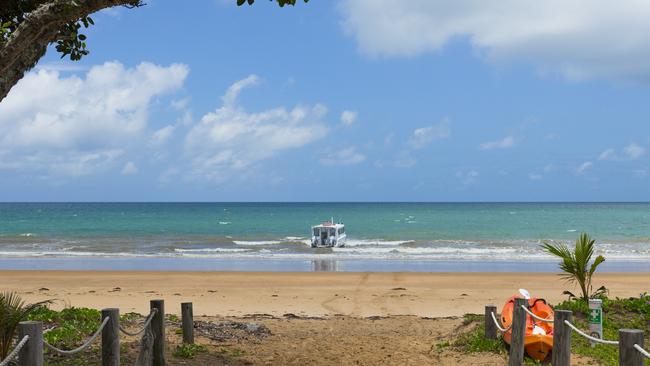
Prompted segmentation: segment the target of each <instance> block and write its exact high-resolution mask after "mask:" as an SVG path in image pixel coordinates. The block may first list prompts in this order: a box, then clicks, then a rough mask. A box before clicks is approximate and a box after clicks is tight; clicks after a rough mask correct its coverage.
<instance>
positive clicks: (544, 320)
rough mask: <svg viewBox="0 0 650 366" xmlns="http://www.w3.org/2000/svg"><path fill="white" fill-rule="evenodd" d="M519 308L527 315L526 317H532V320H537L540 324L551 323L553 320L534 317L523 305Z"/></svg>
mask: <svg viewBox="0 0 650 366" xmlns="http://www.w3.org/2000/svg"><path fill="white" fill-rule="evenodd" d="M521 308H522V309H524V311H525V312H526V313H528V315H530V316H532V317H533V319H537V320H539V321H541V322H544V323H553V319H545V318H542V317H539V316H537V315H535V313H533V312H532V311H530V310H528V308H527V307H526V306H524V305H521Z"/></svg>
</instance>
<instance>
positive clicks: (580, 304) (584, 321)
mask: <svg viewBox="0 0 650 366" xmlns="http://www.w3.org/2000/svg"><path fill="white" fill-rule="evenodd" d="M602 300H603V338H604V339H609V340H617V339H618V330H619V329H622V328H628V329H640V330H643V331H644V332H646V333H647V332H649V331H650V296H648V294H646V293H643V294H640V295H639V296H638V297H630V298H625V299H621V298H615V299H609V298H607V297H602ZM554 308H555V309H562V310H571V311H572V312H573V323H574V324H575V325H576V326H577V327H578V328H580V329H588V328H589V323H588V316H587V314H588V313H589V304H588V303H587V302H586V301H584V300H583V299H573V300H567V301H564V302H562V303H559V304H557V305H555V307H554ZM644 348H645V349H650V341H649V340H646V341H645V347H644ZM571 352H572V353H575V354H578V355H582V356H587V357H590V358H593V359H595V360H596V361H597V362H598V363H600V364H603V365H616V364H618V347H616V346H611V345H602V344H599V345H596V346H595V347H591V344H590V342H589V341H588V340H587V339H585V338H583V337H580V336H579V335H576V334H575V333H574V335H573V336H572V337H571ZM645 364H646V365H650V360H646V363H645Z"/></svg>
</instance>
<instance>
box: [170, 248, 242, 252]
mask: <svg viewBox="0 0 650 366" xmlns="http://www.w3.org/2000/svg"><path fill="white" fill-rule="evenodd" d="M251 250H253V249H245V248H194V249H183V248H175V249H174V251H175V252H176V253H243V252H250V251H251Z"/></svg>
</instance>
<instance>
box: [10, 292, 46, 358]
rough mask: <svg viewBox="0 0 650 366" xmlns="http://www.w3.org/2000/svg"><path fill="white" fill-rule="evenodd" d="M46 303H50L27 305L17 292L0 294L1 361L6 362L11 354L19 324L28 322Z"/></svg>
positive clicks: (42, 302)
mask: <svg viewBox="0 0 650 366" xmlns="http://www.w3.org/2000/svg"><path fill="white" fill-rule="evenodd" d="M46 303H49V301H41V302H37V303H35V304H25V302H24V301H23V299H21V298H20V296H18V294H16V293H15V292H2V293H0V360H4V359H5V357H7V354H9V347H11V342H12V340H13V338H14V334H15V333H16V328H18V323H20V322H21V321H23V320H26V319H27V316H28V315H29V313H31V312H32V311H34V309H36V308H37V307H39V306H41V305H43V304H46Z"/></svg>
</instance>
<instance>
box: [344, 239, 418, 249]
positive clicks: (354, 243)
mask: <svg viewBox="0 0 650 366" xmlns="http://www.w3.org/2000/svg"><path fill="white" fill-rule="evenodd" d="M414 242H415V241H414V240H382V239H348V240H347V241H346V242H345V246H348V247H359V246H399V245H402V244H408V243H414Z"/></svg>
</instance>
